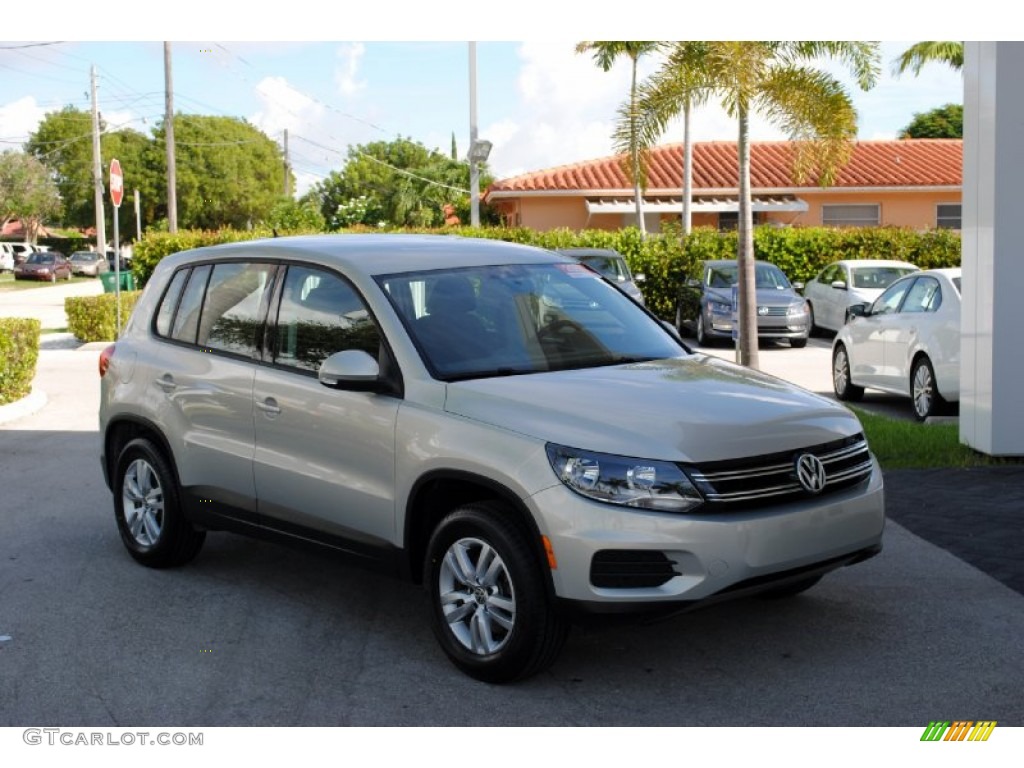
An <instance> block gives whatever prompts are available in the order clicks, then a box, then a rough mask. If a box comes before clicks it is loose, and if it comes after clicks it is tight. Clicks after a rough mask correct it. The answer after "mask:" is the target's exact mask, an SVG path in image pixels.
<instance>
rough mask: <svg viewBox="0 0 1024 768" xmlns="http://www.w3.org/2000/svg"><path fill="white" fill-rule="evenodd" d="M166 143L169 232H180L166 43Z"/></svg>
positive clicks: (172, 107)
mask: <svg viewBox="0 0 1024 768" xmlns="http://www.w3.org/2000/svg"><path fill="white" fill-rule="evenodd" d="M164 103H165V108H164V141H165V143H166V144H167V230H168V231H169V232H177V231H178V173H177V169H176V168H175V165H174V79H173V77H172V76H171V44H170V43H168V42H166V41H165V42H164Z"/></svg>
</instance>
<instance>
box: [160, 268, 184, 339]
mask: <svg viewBox="0 0 1024 768" xmlns="http://www.w3.org/2000/svg"><path fill="white" fill-rule="evenodd" d="M187 279H188V270H187V269H179V270H178V271H177V272H176V273H175V274H174V277H172V278H171V284H170V285H169V286H168V287H167V291H166V292H165V293H164V298H163V301H161V302H160V309H158V310H157V313H156V332H157V335H159V336H170V335H171V321H172V320H173V319H174V310H175V308H176V307H177V306H178V299H180V298H181V289H182V288H184V287H185V280H187Z"/></svg>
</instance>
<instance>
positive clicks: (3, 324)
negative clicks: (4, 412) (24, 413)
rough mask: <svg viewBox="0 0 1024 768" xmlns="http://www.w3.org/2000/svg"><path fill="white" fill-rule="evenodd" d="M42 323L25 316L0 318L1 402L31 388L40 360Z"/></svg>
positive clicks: (21, 395) (22, 393) (20, 394)
mask: <svg viewBox="0 0 1024 768" xmlns="http://www.w3.org/2000/svg"><path fill="white" fill-rule="evenodd" d="M39 331H40V322H39V321H38V320H35V319H30V318H24V317H0V405H4V404H6V403H12V402H14V401H15V400H20V399H21V398H23V397H25V396H26V395H28V393H29V392H31V391H32V379H34V378H35V375H36V360H38V359H39Z"/></svg>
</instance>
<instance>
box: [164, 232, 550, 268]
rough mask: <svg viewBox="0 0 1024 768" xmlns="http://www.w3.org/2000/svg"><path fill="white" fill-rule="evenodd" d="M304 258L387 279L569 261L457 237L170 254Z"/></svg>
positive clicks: (389, 237)
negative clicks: (425, 272)
mask: <svg viewBox="0 0 1024 768" xmlns="http://www.w3.org/2000/svg"><path fill="white" fill-rule="evenodd" d="M246 256H247V257H254V256H259V257H261V258H270V259H273V258H281V259H300V260H303V261H309V262H311V263H318V264H323V265H335V266H338V267H341V268H343V269H345V270H346V271H349V272H361V273H363V274H366V275H388V274H398V273H402V272H418V271H421V270H433V269H451V268H459V267H481V266H490V265H494V264H544V263H555V262H565V261H566V257H564V256H561V255H559V254H556V253H554V252H552V251H547V250H544V249H541V248H534V247H533V246H528V245H521V244H518V243H506V242H504V241H500V240H488V239H485V238H469V237H458V236H455V235H405V234H366V235H362V234H360V235H300V236H295V237H276V238H265V239H261V240H245V241H240V242H236V243H225V244H222V245H214V246H209V247H206V248H197V249H194V250H191V251H182V252H180V253H176V254H174V255H172V256H168V257H167V258H166V259H164V260H163V261H162V262H161V264H163V263H167V264H168V266H169V267H174V266H178V265H180V264H185V263H191V262H194V261H203V260H207V259H216V258H232V257H246Z"/></svg>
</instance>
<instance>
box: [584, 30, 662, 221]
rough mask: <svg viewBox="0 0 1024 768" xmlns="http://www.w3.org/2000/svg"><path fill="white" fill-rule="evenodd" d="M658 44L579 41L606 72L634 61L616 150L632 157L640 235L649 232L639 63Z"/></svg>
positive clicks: (628, 170)
mask: <svg viewBox="0 0 1024 768" xmlns="http://www.w3.org/2000/svg"><path fill="white" fill-rule="evenodd" d="M657 47H658V43H656V42H651V41H643V40H626V41H609V40H584V41H583V42H581V43H577V44H576V53H587V52H588V51H589V52H591V53H592V54H593V57H594V63H596V64H597V66H599V67H600V68H601V69H603V70H604V71H605V72H607V71H608V70H610V69H611V68H612V66H613V65H614V64H615V60H616V59H618V58H619V57H620V56H622V55H625V56H627V57H628V58H629V59H630V61H631V62H632V80H631V83H630V88H629V102H628V104H624V105H623V106H622V107H620V109H619V123H618V127H617V128H616V131H615V133H614V135H613V140H614V143H615V148H616V151H623V150H624V151H623V154H625V155H627V156H628V157H629V164H628V165H627V166H626V173H627V175H628V176H629V177H630V180H631V181H632V182H633V197H634V199H635V201H636V222H637V226H638V227H639V228H640V234H641V235H646V234H647V228H646V227H645V226H644V209H643V197H642V189H643V188H644V187H646V176H647V173H646V171H647V165H646V162H645V157H644V152H643V150H642V141H641V139H640V113H639V107H638V103H637V102H638V91H637V82H636V70H637V62H638V61H639V59H640V57H641V56H643V55H644V54H647V53H651V52H652V51H654V50H655V49H656V48H657Z"/></svg>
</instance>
